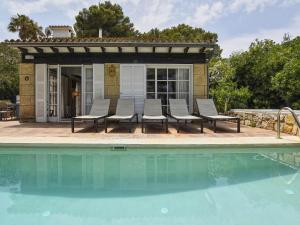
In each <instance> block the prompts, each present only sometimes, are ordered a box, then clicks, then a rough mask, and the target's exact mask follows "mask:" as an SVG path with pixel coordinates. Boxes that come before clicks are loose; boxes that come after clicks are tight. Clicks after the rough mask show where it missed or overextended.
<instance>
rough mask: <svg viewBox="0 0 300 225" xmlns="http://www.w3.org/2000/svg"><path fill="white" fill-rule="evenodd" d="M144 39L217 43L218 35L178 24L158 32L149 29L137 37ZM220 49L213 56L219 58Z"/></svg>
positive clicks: (156, 29)
mask: <svg viewBox="0 0 300 225" xmlns="http://www.w3.org/2000/svg"><path fill="white" fill-rule="evenodd" d="M139 36H140V37H141V38H144V39H160V40H168V41H170V40H172V41H193V42H211V43H217V42H218V35H217V34H216V33H212V32H207V31H205V30H203V29H202V28H197V27H191V26H189V25H186V24H179V25H177V26H174V27H171V28H166V29H163V30H159V29H158V28H154V29H151V30H150V31H149V32H145V33H143V34H140V35H139ZM221 52H222V51H221V49H220V47H219V46H217V48H216V49H215V52H214V56H216V57H220V56H221Z"/></svg>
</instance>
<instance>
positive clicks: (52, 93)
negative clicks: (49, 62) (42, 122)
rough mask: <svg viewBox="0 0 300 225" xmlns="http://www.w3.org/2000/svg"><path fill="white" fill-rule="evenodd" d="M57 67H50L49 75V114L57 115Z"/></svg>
mask: <svg viewBox="0 0 300 225" xmlns="http://www.w3.org/2000/svg"><path fill="white" fill-rule="evenodd" d="M57 105H58V103H57V68H49V75H48V116H49V117H57Z"/></svg>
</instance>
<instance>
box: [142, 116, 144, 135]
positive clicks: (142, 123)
mask: <svg viewBox="0 0 300 225" xmlns="http://www.w3.org/2000/svg"><path fill="white" fill-rule="evenodd" d="M142 133H144V119H143V118H142Z"/></svg>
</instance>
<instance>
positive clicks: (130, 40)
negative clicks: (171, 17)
mask: <svg viewBox="0 0 300 225" xmlns="http://www.w3.org/2000/svg"><path fill="white" fill-rule="evenodd" d="M5 42H7V43H174V44H175V43H178V44H184V43H186V44H214V43H213V42H212V41H210V42H209V41H206V42H204V41H184V40H180V41H178V40H171V39H170V40H165V39H158V38H139V37H133V38H97V37H91V38H77V37H74V38H61V37H56V38H42V39H39V40H26V41H24V40H20V39H17V40H14V39H11V40H6V41H5Z"/></svg>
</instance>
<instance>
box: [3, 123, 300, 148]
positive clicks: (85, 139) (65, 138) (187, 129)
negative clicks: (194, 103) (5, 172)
mask: <svg viewBox="0 0 300 225" xmlns="http://www.w3.org/2000/svg"><path fill="white" fill-rule="evenodd" d="M146 127H147V128H146V133H145V134H143V133H141V125H140V124H134V128H133V132H132V133H128V124H125V123H124V124H123V123H121V124H116V123H115V124H110V125H109V129H108V133H105V132H104V126H103V124H101V123H100V124H99V132H98V133H95V130H94V129H93V128H92V124H91V123H76V125H75V133H71V128H70V123H19V122H18V121H1V122H0V143H66V144H132V145H135V144H136V145H138V144H170V145H172V144H175V145H179V144H186V145H210V144H221V145H223V144H292V143H300V137H296V136H292V135H286V134H283V135H282V139H276V138H275V137H276V132H274V131H269V130H264V129H260V128H252V127H247V126H241V133H236V124H234V123H229V122H218V124H217V127H218V129H217V133H214V132H213V131H212V129H211V128H210V125H209V124H207V123H205V124H204V132H203V133H200V129H199V126H198V125H197V124H190V123H189V124H187V125H186V126H185V125H184V124H182V126H181V130H180V133H177V132H176V124H175V123H170V124H169V133H168V134H166V133H165V132H164V130H163V129H162V125H161V124H160V123H152V124H147V126H146Z"/></svg>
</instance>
